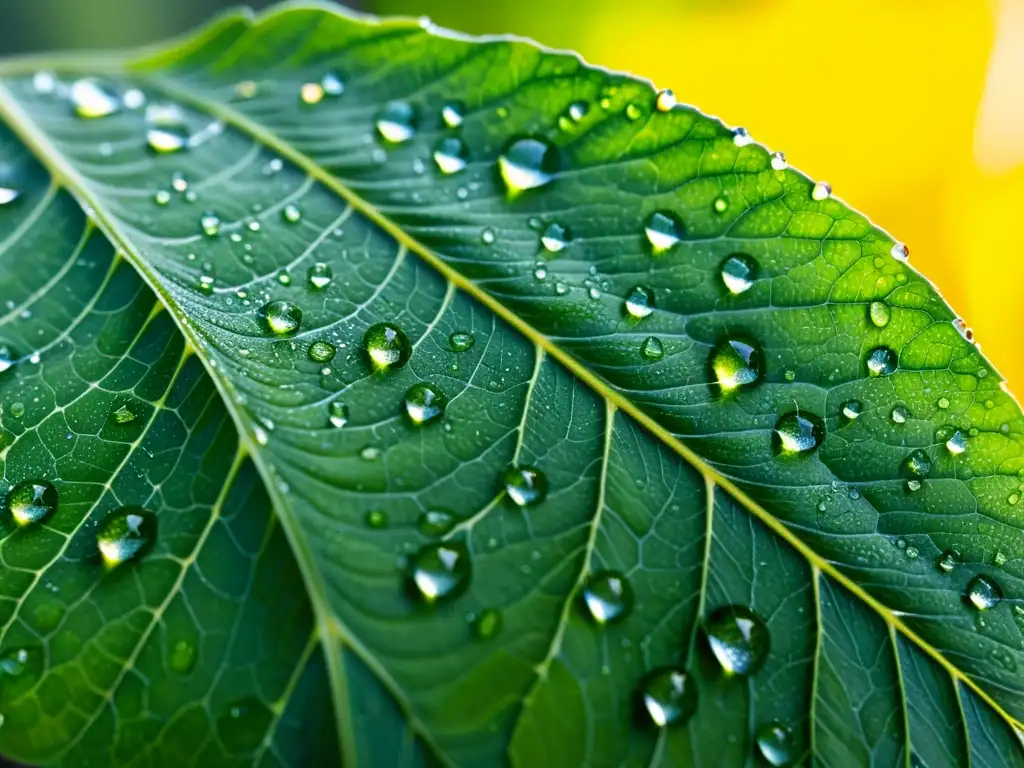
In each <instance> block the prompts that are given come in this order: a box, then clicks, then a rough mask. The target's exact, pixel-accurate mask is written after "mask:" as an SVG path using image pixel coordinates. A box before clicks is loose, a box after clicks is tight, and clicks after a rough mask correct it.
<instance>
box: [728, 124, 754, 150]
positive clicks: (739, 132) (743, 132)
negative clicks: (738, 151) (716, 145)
mask: <svg viewBox="0 0 1024 768" xmlns="http://www.w3.org/2000/svg"><path fill="white" fill-rule="evenodd" d="M732 143H733V144H735V145H736V146H737V147H745V146H747V145H748V144H753V143H754V137H753V136H751V135H750V131H748V130H747V129H746V128H742V127H737V128H733V129H732Z"/></svg>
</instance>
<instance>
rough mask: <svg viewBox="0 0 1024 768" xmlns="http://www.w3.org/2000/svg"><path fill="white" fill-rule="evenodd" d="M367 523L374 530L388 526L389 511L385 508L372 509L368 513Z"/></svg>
mask: <svg viewBox="0 0 1024 768" xmlns="http://www.w3.org/2000/svg"><path fill="white" fill-rule="evenodd" d="M365 519H366V525H367V527H369V528H373V529H374V530H381V529H383V528H387V527H388V513H387V512H385V511H384V510H383V509H371V510H370V511H369V512H367V513H366V518H365Z"/></svg>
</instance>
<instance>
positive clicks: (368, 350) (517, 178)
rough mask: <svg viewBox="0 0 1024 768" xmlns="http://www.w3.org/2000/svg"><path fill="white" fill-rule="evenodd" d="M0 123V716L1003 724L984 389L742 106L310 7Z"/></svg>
mask: <svg viewBox="0 0 1024 768" xmlns="http://www.w3.org/2000/svg"><path fill="white" fill-rule="evenodd" d="M89 78H94V79H89ZM752 87H753V86H752ZM0 123H2V127H0V353H2V355H0V368H3V369H4V370H0V407H2V432H0V435H2V441H0V462H2V464H0V466H2V470H3V479H2V484H0V491H8V494H7V500H6V502H5V506H4V508H3V512H2V514H0V563H2V568H0V753H2V754H3V755H5V756H7V757H10V758H12V759H16V760H18V761H21V762H25V763H29V764H48V765H49V764H52V765H67V766H85V765H89V766H98V765H111V766H113V765H117V766H150V765H152V766H184V765H202V766H219V765H260V766H276V765H281V766H285V765H287V766H331V765H346V766H355V765H364V766H428V765H437V764H442V765H460V766H462V765H465V766H470V765H472V766H486V765H502V764H507V763H511V764H513V765H516V766H530V767H531V768H533V767H534V766H574V765H587V766H620V765H623V766H648V765H650V766H690V765H694V766H754V765H808V764H812V763H813V764H815V765H821V766H855V765H877V766H896V765H901V766H911V765H913V766H928V768H939V767H941V766H964V765H973V766H1004V765H1022V764H1024V750H1022V749H1021V744H1020V742H1019V740H1018V737H1017V735H1016V732H1015V727H1016V723H1017V722H1019V721H1020V720H1022V719H1024V683H1022V677H1021V672H1020V670H1021V667H1022V665H1024V637H1022V631H1024V605H1022V604H1021V600H1022V599H1024V581H1022V576H1024V540H1022V534H1021V524H1020V515H1021V512H1020V510H1021V509H1024V505H1021V506H1017V502H1018V500H1019V498H1020V494H1021V493H1022V490H1021V485H1022V480H1024V479H1022V476H1021V473H1022V472H1024V453H1022V450H1021V433H1022V429H1024V423H1022V419H1021V412H1020V409H1019V408H1018V406H1017V404H1016V403H1015V402H1014V400H1013V399H1012V397H1011V396H1010V395H1009V394H1007V393H1006V392H1005V391H1004V389H1003V388H1002V386H1001V381H1000V378H999V376H998V374H997V373H996V372H995V371H994V370H993V369H992V368H991V367H990V366H989V364H988V363H987V362H986V361H985V360H984V358H982V357H981V354H980V352H979V351H978V349H977V348H976V347H975V346H974V345H973V343H972V342H971V341H970V340H969V338H968V336H969V334H968V333H967V332H966V331H965V330H964V329H963V327H962V324H959V323H958V321H956V317H955V315H954V314H953V313H952V312H951V310H950V309H949V308H948V307H947V306H946V305H945V304H944V303H943V301H942V299H941V298H940V297H939V295H938V294H937V293H936V291H935V290H934V289H933V288H932V287H931V286H930V285H929V284H928V283H927V282H926V281H925V280H924V279H923V278H922V277H921V276H919V275H918V274H917V273H916V272H914V271H913V270H912V269H911V268H910V267H909V266H908V264H907V263H906V260H905V258H903V252H902V250H901V249H900V248H899V247H895V248H894V243H893V241H892V239H891V238H889V237H888V236H887V235H886V234H884V233H882V232H881V231H879V230H877V229H876V228H874V227H873V226H872V225H871V224H870V223H869V222H868V221H867V220H866V219H865V218H863V217H862V216H860V215H859V214H857V213H854V212H852V211H851V210H850V209H849V208H847V207H846V206H845V205H844V204H843V203H842V202H840V201H839V200H837V199H834V198H833V197H831V196H830V194H828V190H826V189H825V188H824V187H822V186H815V184H814V183H813V182H812V181H810V180H808V179H806V178H805V177H803V176H802V175H800V174H799V173H797V172H795V171H793V170H792V169H789V168H787V167H786V166H785V161H784V159H783V158H781V157H779V156H774V157H773V156H771V155H770V154H769V152H768V151H767V150H766V149H765V148H764V147H762V146H760V145H758V144H756V143H753V142H751V141H749V140H748V137H747V136H746V134H745V133H743V132H735V131H733V130H731V129H729V128H727V127H725V126H723V125H722V123H720V122H719V121H718V120H717V119H713V118H709V117H705V116H703V115H701V114H700V113H699V112H697V111H696V110H694V109H692V108H689V107H684V106H673V104H672V99H670V98H669V96H668V95H666V94H661V95H660V96H659V95H658V94H657V93H656V92H655V90H654V89H653V88H652V87H651V86H650V85H649V84H648V83H645V82H642V81H639V80H637V79H634V78H630V77H626V76H622V75H615V74H611V73H608V72H605V71H602V70H599V69H596V68H592V67H589V66H586V65H584V64H583V63H581V62H580V61H579V60H578V59H577V58H576V57H575V56H572V55H567V54H559V53H554V52H550V51H545V50H542V49H540V48H538V47H537V46H536V45H533V44H531V43H527V42H520V41H514V40H506V39H495V40H485V41H481V40H469V39H462V38H457V37H455V36H452V35H450V34H447V33H443V32H439V31H437V30H434V29H432V28H430V27H429V25H421V24H419V23H415V22H410V21H404V20H403V21H388V22H380V21H376V20H373V19H363V18H350V17H346V16H342V15H339V14H338V13H337V12H336V11H332V10H329V9H327V8H326V7H325V8H316V7H299V6H292V7H290V8H287V9H280V10H278V11H275V12H271V13H269V14H267V15H264V16H260V17H252V16H250V15H247V14H232V15H229V16H226V17H224V18H222V19H220V20H218V21H216V22H214V23H213V24H212V25H211V26H210V27H209V28H208V29H207V30H206V31H204V32H202V33H199V34H198V35H197V36H196V37H195V38H193V39H190V40H188V41H185V42H182V43H179V44H176V45H175V46H172V47H171V48H169V49H167V50H166V51H164V52H159V53H153V52H148V53H145V54H143V55H138V54H135V55H131V56H119V55H104V56H99V57H95V56H94V57H82V58H77V59H76V58H69V59H48V60H46V61H43V60H15V61H10V62H7V63H4V64H0ZM843 149H844V148H837V151H842V150H843ZM846 149H849V148H846ZM879 172H880V173H884V172H885V171H884V169H879ZM382 323H384V324H389V326H388V327H387V328H384V327H382V326H380V325H379V324H382ZM49 485H52V489H51V488H50V487H49ZM54 495H56V498H57V502H56V509H55V510H52V509H50V507H52V502H53V499H54ZM125 508H127V509H125ZM32 517H38V518H40V519H38V520H36V521H35V522H31V521H29V518H32ZM694 702H696V709H695V710H694V709H693V706H694ZM691 713H692V715H691Z"/></svg>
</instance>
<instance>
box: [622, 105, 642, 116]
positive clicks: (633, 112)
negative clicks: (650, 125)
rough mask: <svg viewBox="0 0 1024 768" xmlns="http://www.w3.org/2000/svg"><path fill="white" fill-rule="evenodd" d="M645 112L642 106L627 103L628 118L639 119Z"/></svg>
mask: <svg viewBox="0 0 1024 768" xmlns="http://www.w3.org/2000/svg"><path fill="white" fill-rule="evenodd" d="M643 114H644V113H643V112H642V111H641V110H640V107H638V106H637V105H636V104H632V103H630V104H627V105H626V118H627V119H628V120H639V119H640V118H641V117H643Z"/></svg>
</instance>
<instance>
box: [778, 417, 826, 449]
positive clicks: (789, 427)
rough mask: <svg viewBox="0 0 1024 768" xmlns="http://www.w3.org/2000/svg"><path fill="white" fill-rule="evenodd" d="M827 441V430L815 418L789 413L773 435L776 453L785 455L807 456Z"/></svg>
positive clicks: (779, 423) (782, 419)
mask: <svg viewBox="0 0 1024 768" xmlns="http://www.w3.org/2000/svg"><path fill="white" fill-rule="evenodd" d="M824 439H825V428H824V427H823V426H822V425H821V422H820V421H818V419H817V418H816V417H814V416H810V415H805V414H800V413H787V414H786V415H785V416H783V417H782V418H781V419H779V422H778V424H776V425H775V431H774V432H773V433H772V445H773V447H774V448H775V452H776V453H778V454H783V455H794V454H807V453H810V452H811V451H813V450H815V449H816V448H817V447H818V446H819V445H821V442H822V440H824Z"/></svg>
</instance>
